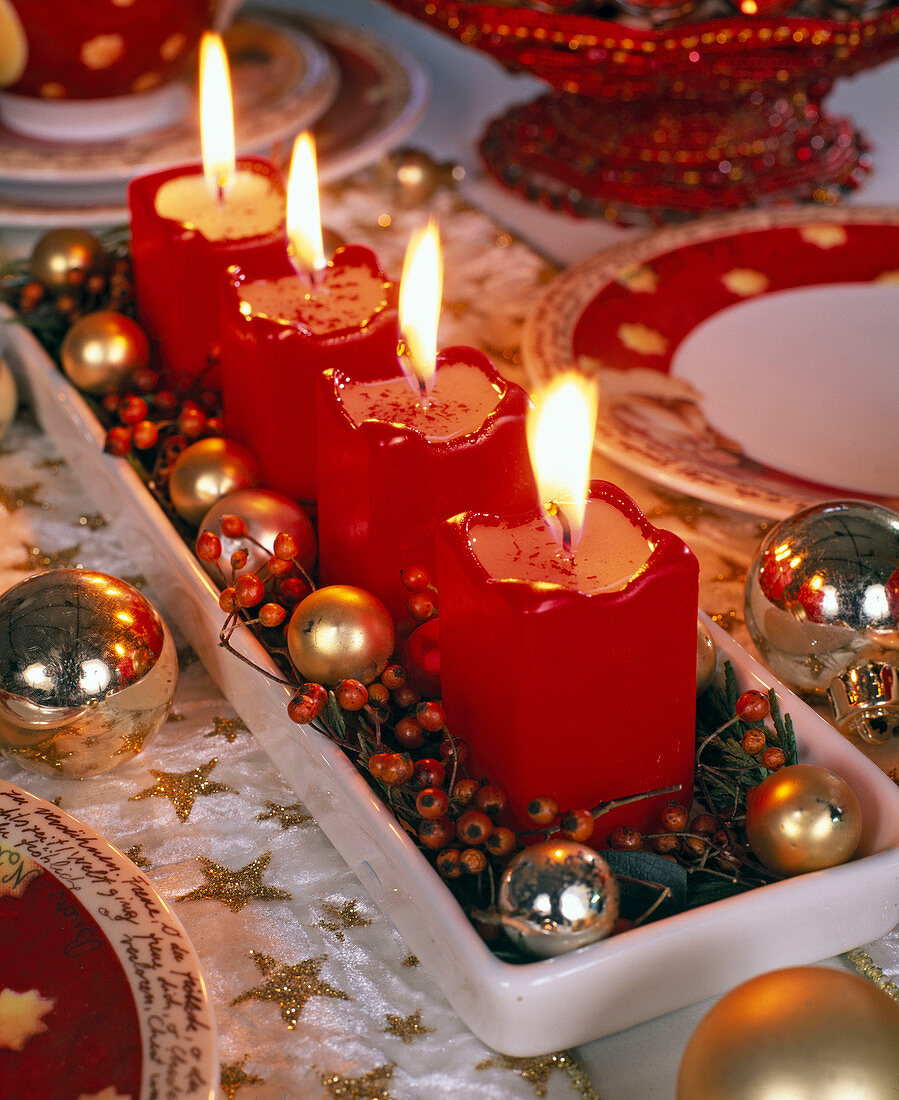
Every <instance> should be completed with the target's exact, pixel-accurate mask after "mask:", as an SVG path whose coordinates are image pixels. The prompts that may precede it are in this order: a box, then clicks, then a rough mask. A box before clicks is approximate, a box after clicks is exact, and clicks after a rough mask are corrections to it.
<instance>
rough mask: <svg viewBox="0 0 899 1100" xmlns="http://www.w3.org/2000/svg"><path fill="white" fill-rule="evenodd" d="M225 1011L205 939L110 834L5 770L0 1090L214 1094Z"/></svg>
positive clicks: (106, 1095)
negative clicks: (204, 952)
mask: <svg viewBox="0 0 899 1100" xmlns="http://www.w3.org/2000/svg"><path fill="white" fill-rule="evenodd" d="M217 1081H218V1050H217V1041H216V1031H215V1023H214V1020H213V1018H212V1012H211V1008H210V1006H209V1002H208V999H207V995H206V987H205V982H204V979H203V975H202V973H201V972H200V964H199V960H198V958H197V955H196V952H195V950H194V948H193V946H192V945H191V943H190V941H189V940H188V938H187V936H186V934H185V932H184V929H183V928H182V927H181V925H180V923H179V921H178V919H177V917H175V916H174V914H173V913H172V912H171V910H170V909H169V908H168V906H167V905H166V904H165V902H163V901H162V900H161V898H160V897H159V896H158V894H157V893H156V891H155V890H154V889H153V887H152V885H151V884H150V882H149V881H148V879H147V878H146V877H145V876H144V875H143V874H142V873H141V872H140V871H139V870H138V869H137V867H135V865H134V864H133V863H132V862H131V861H130V860H129V859H127V858H126V857H125V856H123V855H122V854H121V853H120V852H118V851H116V850H115V849H114V848H113V847H112V846H111V845H110V844H109V843H108V842H107V841H105V840H104V839H103V838H102V837H101V836H99V835H98V834H97V833H95V832H94V831H93V830H92V829H89V828H88V827H87V826H86V825H82V824H81V823H80V822H79V821H76V819H75V818H73V817H70V816H69V815H68V814H67V813H65V812H64V811H62V810H60V809H57V807H55V806H53V805H51V804H50V803H48V802H44V801H43V800H42V799H40V798H36V797H35V796H34V795H32V794H29V793H28V792H26V791H23V790H21V789H20V788H18V787H15V786H13V785H12V784H10V783H5V782H2V781H0V1082H2V1086H0V1093H2V1095H3V1096H4V1097H6V1098H7V1100H14V1098H17V1100H26V1098H27V1100H150V1098H152V1097H163V1096H165V1097H172V1098H177V1097H187V1096H190V1097H192V1098H194V1100H211V1098H212V1097H214V1095H215V1091H216V1085H217Z"/></svg>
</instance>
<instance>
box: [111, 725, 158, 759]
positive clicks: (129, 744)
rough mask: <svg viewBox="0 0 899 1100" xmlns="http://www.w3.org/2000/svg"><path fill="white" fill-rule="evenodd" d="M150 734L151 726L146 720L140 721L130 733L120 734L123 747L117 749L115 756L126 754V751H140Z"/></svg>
mask: <svg viewBox="0 0 899 1100" xmlns="http://www.w3.org/2000/svg"><path fill="white" fill-rule="evenodd" d="M149 735H150V726H149V725H148V724H147V723H146V722H138V724H137V725H136V726H135V727H134V729H133V730H132V731H131V732H130V733H122V734H119V740H120V741H121V742H122V747H121V748H119V749H116V751H115V752H114V753H113V754H112V755H113V756H124V755H125V753H126V752H133V753H139V752H140V751H141V749H142V748H143V747H144V741H146V739H147V737H148V736H149Z"/></svg>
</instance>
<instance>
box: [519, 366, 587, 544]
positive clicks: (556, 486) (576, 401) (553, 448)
mask: <svg viewBox="0 0 899 1100" xmlns="http://www.w3.org/2000/svg"><path fill="white" fill-rule="evenodd" d="M598 405H599V389H598V387H597V385H596V383H595V382H594V381H593V380H592V379H589V378H586V377H585V376H584V375H582V374H580V373H578V372H577V371H567V372H565V373H564V374H561V375H559V377H558V378H556V379H555V380H554V381H553V382H552V383H550V385H549V386H547V388H546V389H545V390H543V391H542V393H540V394H537V395H536V397H535V398H534V404H533V406H532V408H531V409H530V411H529V413H528V422H527V429H528V450H529V451H530V455H531V464H532V466H533V468H534V478H535V480H536V482H537V490H538V493H539V496H540V500H541V501H542V502H543V503H542V504H541V508H542V509H543V515H544V517H545V518H546V523H547V526H548V527H549V529H550V531H551V532H552V535H553V538H554V539H555V540H556V542H558V543H559V545H560V546H561V547H562V550H563V551H564V552H565V553H566V554H567V553H570V552H571V551H572V550H573V549H574V547H576V546H577V544H578V540H579V539H580V537H581V532H582V531H583V528H584V513H585V510H586V507H587V491H588V488H589V485H590V457H591V455H592V453H593V433H594V431H595V428H596V413H597V409H598Z"/></svg>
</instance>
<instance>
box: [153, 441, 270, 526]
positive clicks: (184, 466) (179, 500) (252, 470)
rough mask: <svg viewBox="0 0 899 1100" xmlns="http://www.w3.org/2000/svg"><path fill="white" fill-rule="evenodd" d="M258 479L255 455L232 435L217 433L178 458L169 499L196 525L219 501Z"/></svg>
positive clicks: (173, 467) (252, 484) (179, 512)
mask: <svg viewBox="0 0 899 1100" xmlns="http://www.w3.org/2000/svg"><path fill="white" fill-rule="evenodd" d="M258 482H259V463H258V461H257V460H256V456H255V455H253V454H252V452H250V451H248V450H247V448H246V447H243V446H241V444H240V443H235V442H234V440H233V439H222V438H220V437H218V436H214V437H211V438H209V439H200V440H197V442H196V443H191V445H190V446H189V447H185V448H184V450H183V451H182V452H181V454H180V455H178V457H177V458H176V459H175V461H174V463H173V464H172V469H171V472H170V474H169V499H170V500H171V502H172V507H173V508H174V509H175V511H176V512H177V513H178V515H179V516H181V518H182V519H186V520H187V522H188V523H190V524H192V525H193V526H194V527H196V526H198V525H199V523H200V522H201V521H202V519H203V517H204V516H205V515H206V513H207V512H208V511H209V509H210V508H211V507H212V506H213V504H215V503H216V501H219V500H221V499H222V497H224V496H227V495H228V493H233V492H235V491H236V490H237V489H251V488H252V487H253V486H254V485H256V484H258Z"/></svg>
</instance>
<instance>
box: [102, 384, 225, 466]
mask: <svg viewBox="0 0 899 1100" xmlns="http://www.w3.org/2000/svg"><path fill="white" fill-rule="evenodd" d="M132 381H133V383H134V388H133V390H131V391H129V392H127V393H124V394H118V393H110V394H107V395H106V396H105V397H104V398H103V400H102V402H101V404H102V406H103V409H104V411H105V412H106V413H108V415H109V416H110V417H114V418H115V419H116V420H118V421H119V423H118V424H115V425H114V426H113V427H111V428H110V429H109V430H108V431H107V433H106V445H105V449H106V451H108V452H109V454H113V455H119V456H122V455H127V454H130V453H131V452H132V451H133V450H134V451H139V452H141V454H142V457H144V458H145V459H147V460H149V462H148V464H149V465H150V466H151V468H152V470H153V474H154V476H157V477H158V476H159V475H160V473H162V472H163V471H164V470H168V468H169V467H170V466H171V464H172V463H173V462H174V461H175V459H176V458H177V457H178V455H179V454H180V453H181V451H183V450H184V448H185V447H187V446H189V444H191V443H194V442H196V440H198V439H202V438H204V437H205V436H211V435H221V434H222V420H221V415H220V412H219V403H218V402H219V399H218V396H217V395H216V394H215V393H213V392H212V391H211V390H204V391H203V392H201V393H200V394H199V395H198V399H197V400H196V401H195V400H193V399H189V398H183V397H179V396H178V395H177V394H176V393H175V392H174V391H173V390H164V389H163V390H160V389H157V386H158V385H159V374H158V372H157V371H155V370H153V369H151V368H149V367H148V368H147V369H145V370H142V371H138V372H137V374H135V376H134V378H133V380H132Z"/></svg>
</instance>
